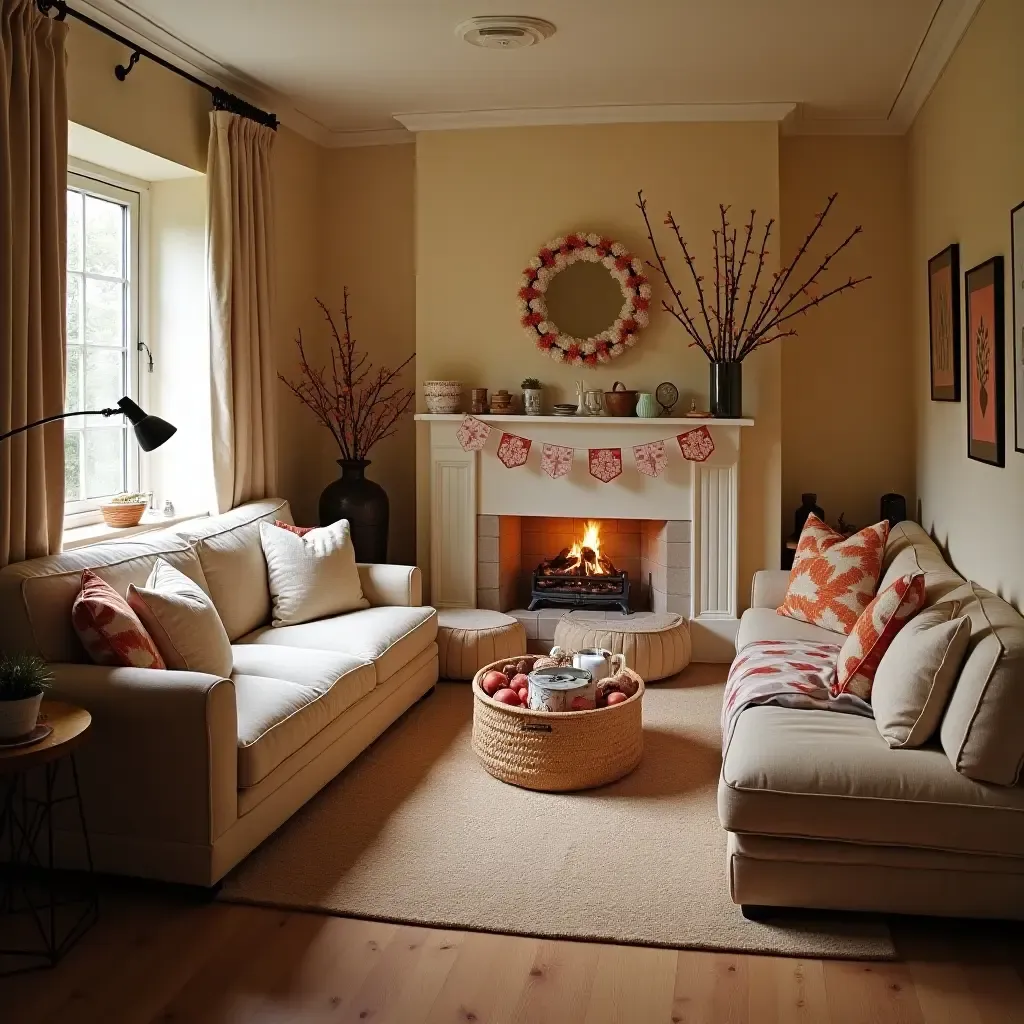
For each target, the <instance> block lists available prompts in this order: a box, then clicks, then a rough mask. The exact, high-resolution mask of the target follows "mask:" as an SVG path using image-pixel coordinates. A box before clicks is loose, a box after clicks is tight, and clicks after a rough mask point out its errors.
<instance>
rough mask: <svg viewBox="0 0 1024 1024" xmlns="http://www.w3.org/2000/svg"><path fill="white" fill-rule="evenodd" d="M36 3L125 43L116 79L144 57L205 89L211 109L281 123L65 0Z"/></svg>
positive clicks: (264, 122)
mask: <svg viewBox="0 0 1024 1024" xmlns="http://www.w3.org/2000/svg"><path fill="white" fill-rule="evenodd" d="M36 6H37V7H38V8H39V11H40V13H41V14H44V15H49V13H50V11H54V10H55V11H56V12H57V14H56V19H57V21H63V20H64V19H65V18H68V17H71V18H74V19H75V21H80V22H82V24H83V25H88V26H89V28H91V29H95V30H96V31H97V32H102V33H103V35H105V36H108V37H109V38H110V39H114V40H116V41H117V42H119V43H120V44H121V45H122V46H127V47H128V49H130V50H131V51H132V53H131V57H130V58H129V59H128V64H127V65H124V64H118V65H117V67H116V68H114V75H115V76H116V78H117V80H118V81H119V82H123V81H124V80H125V79H126V78H127V77H128V75H129V73H130V72H131V70H132V68H133V67H135V65H136V64H137V63H138V62H139V59H140V58H142V57H145V58H146V59H147V60H151V61H153V63H154V64H159V65H160V67H162V68H166V69H167V70H168V71H170V72H172V73H173V74H175V75H177V76H178V77H179V78H184V79H185V81H187V82H191V83H192V84H193V85H198V86H199V88H200V89H205V90H206V91H207V92H208V93H209V94H210V95H211V96H212V97H213V109H214V110H227V111H229V112H230V113H232V114H240V115H241V116H242V117H247V118H249V120H250V121H256V122H257V123H258V124H262V125H265V126H266V127H267V128H273V129H274V131H277V126H278V124H279V123H280V122H279V121H278V120H277V117H276V116H275V115H274V114H269V113H267V111H265V110H260V108H259V107H256V106H253V104H251V103H248V102H246V101H245V100H243V99H242V98H241V96H235V95H234V93H230V92H228V91H227V90H226V89H221V88H219V87H218V86H215V85H208V84H207V83H206V82H204V81H202V80H201V79H199V78H196V77H195V75H190V74H189V73H188V72H187V71H182V70H181V68H179V67H175V66H174V65H173V64H172V63H171V62H170V61H167V60H164V59H163V57H159V56H157V54H155V53H152V52H151V51H149V50H147V49H146V48H145V47H142V46H139V45H138V43H133V42H132V41H131V40H130V39H125V37H124V36H122V35H120V34H118V33H117V32H115V31H113V29H109V28H107V26H106V25H101V24H100V23H99V22H98V21H95V20H94V19H93V18H90V17H89V15H88V14H82V12H81V11H76V10H73V9H72V8H70V7H68V5H67V4H66V3H64V0H36Z"/></svg>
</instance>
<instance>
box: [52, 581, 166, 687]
mask: <svg viewBox="0 0 1024 1024" xmlns="http://www.w3.org/2000/svg"><path fill="white" fill-rule="evenodd" d="M71 623H72V625H73V626H74V627H75V632H76V633H77V634H78V638H79V639H80V640H81V641H82V646H83V647H84V648H85V649H86V652H87V653H88V655H89V657H90V658H92V660H93V662H94V663H95V664H97V665H112V666H114V667H121V668H166V667H167V666H166V665H165V664H164V659H163V658H162V657H161V656H160V652H159V650H157V646H156V643H155V642H154V640H153V638H152V637H151V636H150V635H149V631H148V630H147V629H146V627H145V626H143V624H142V620H141V619H140V618H139V617H138V615H136V614H135V612H134V611H132V609H131V606H130V605H129V604H128V602H127V601H126V600H125V599H124V598H123V597H122V596H121V595H120V594H119V593H118V592H117V591H116V590H115V589H114V588H113V587H112V586H111V585H110V584H109V583H107V582H106V580H103V579H100V577H99V576H97V575H96V573H94V572H93V571H92V570H91V569H85V570H84V571H83V572H82V589H81V590H80V591H79V593H78V596H77V597H76V598H75V603H74V605H73V606H72V608H71Z"/></svg>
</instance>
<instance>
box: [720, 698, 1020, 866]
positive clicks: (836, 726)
mask: <svg viewBox="0 0 1024 1024" xmlns="http://www.w3.org/2000/svg"><path fill="white" fill-rule="evenodd" d="M718 812H719V817H720V818H721V821H722V824H723V826H724V827H725V828H727V829H728V830H729V831H731V832H749V833H753V834H761V835H772V836H782V837H786V838H805V839H832V840H839V841H844V842H855V843H879V844H882V845H886V846H908V847H917V848H921V849H932V850H947V851H951V852H954V853H961V852H966V853H972V852H973V853H991V854H1002V855H1006V856H1021V857H1024V789H1021V788H1016V787H1013V788H1010V787H1006V788H1003V787H994V786H985V785H981V784H980V783H977V782H974V781H972V780H971V779H968V778H966V777H965V776H963V775H960V774H958V773H957V772H955V771H953V770H952V768H951V767H950V764H949V760H948V759H947V758H946V756H945V755H944V754H943V752H942V751H941V750H937V749H930V748H921V749H904V750H893V749H891V748H890V747H889V746H888V745H887V744H886V742H885V740H883V739H882V737H881V736H880V735H879V734H878V729H877V728H876V727H875V723H874V722H873V721H871V719H869V718H859V717H856V716H854V715H835V714H831V713H830V712H827V711H805V710H794V709H792V708H778V707H755V708H748V709H747V710H746V711H744V712H743V714H742V715H740V718H739V721H738V722H737V723H736V726H735V729H734V730H733V733H732V738H731V740H730V743H729V747H728V750H727V751H726V754H725V762H724V764H723V766H722V776H721V782H720V784H719V790H718Z"/></svg>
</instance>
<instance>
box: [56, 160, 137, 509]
mask: <svg viewBox="0 0 1024 1024" xmlns="http://www.w3.org/2000/svg"><path fill="white" fill-rule="evenodd" d="M67 199H68V280H67V289H68V301H67V385H66V393H65V399H64V407H65V411H66V412H73V411H78V410H86V409H106V408H109V407H110V406H112V405H115V404H116V403H117V401H118V399H119V398H121V397H123V396H124V395H128V396H129V397H130V398H133V399H136V400H137V398H138V390H139V367H138V358H137V341H138V321H139V311H138V305H139V301H138V288H137V282H138V280H139V193H138V192H133V191H131V190H129V189H125V188H121V187H118V186H115V185H112V184H109V183H108V182H106V181H100V180H98V179H95V178H90V177H85V176H83V175H80V174H75V173H69V174H68V196H67ZM64 424H65V425H64V482H65V506H64V508H65V514H66V515H74V514H76V513H83V512H89V511H91V510H95V509H96V508H97V507H98V506H99V505H100V504H102V503H103V501H104V500H105V499H107V498H109V497H110V496H111V495H115V494H118V493H120V492H122V491H134V490H138V488H139V460H138V451H137V448H136V446H135V445H134V444H132V443H129V442H130V439H129V436H128V424H127V421H126V420H125V419H124V417H123V416H111V417H110V418H109V419H106V418H103V417H98V416H82V417H73V418H71V419H68V420H65V421H64Z"/></svg>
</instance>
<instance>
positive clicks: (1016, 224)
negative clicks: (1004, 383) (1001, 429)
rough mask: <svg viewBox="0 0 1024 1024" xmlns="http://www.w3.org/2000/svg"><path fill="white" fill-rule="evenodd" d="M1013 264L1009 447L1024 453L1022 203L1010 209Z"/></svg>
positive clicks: (1023, 235)
mask: <svg viewBox="0 0 1024 1024" xmlns="http://www.w3.org/2000/svg"><path fill="white" fill-rule="evenodd" d="M1010 239H1011V243H1012V244H1011V249H1010V253H1011V256H1010V259H1011V261H1012V263H1013V268H1012V269H1013V273H1012V286H1013V395H1014V402H1013V410H1014V411H1013V438H1014V440H1013V447H1014V448H1015V449H1016V450H1017V451H1019V452H1024V409H1022V408H1021V405H1022V404H1024V203H1021V204H1020V206H1015V207H1014V208H1013V210H1012V211H1011V212H1010Z"/></svg>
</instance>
